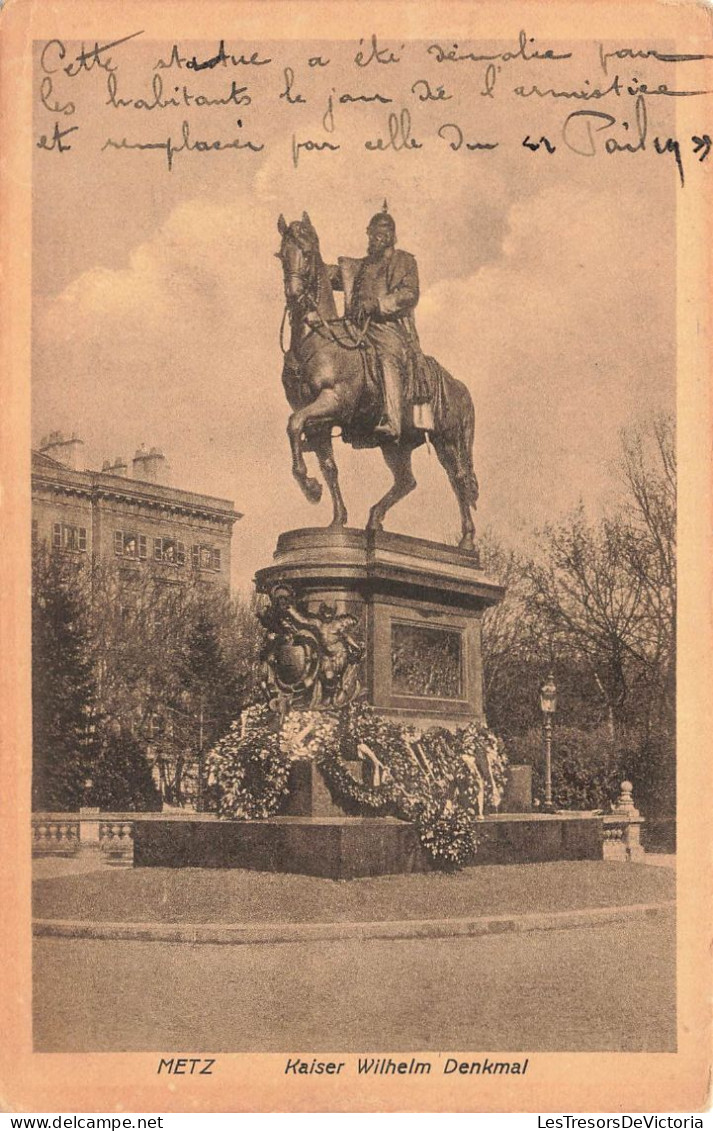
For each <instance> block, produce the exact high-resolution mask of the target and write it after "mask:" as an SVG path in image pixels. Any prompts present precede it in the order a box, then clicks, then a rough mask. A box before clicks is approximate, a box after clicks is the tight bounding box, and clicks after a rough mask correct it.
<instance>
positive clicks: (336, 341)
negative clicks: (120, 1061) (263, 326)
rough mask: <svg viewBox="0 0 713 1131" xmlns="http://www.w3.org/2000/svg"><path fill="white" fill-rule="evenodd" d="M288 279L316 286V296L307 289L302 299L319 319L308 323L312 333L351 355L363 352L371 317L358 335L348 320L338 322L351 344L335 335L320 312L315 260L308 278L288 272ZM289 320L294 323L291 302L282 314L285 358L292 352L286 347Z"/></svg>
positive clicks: (281, 330)
mask: <svg viewBox="0 0 713 1131" xmlns="http://www.w3.org/2000/svg"><path fill="white" fill-rule="evenodd" d="M287 277H288V278H290V279H299V280H300V281H301V282H303V283H305V282H306V283H307V288H308V287H309V284H310V283H312V284H313V285H314V289H315V290H316V295H312V294H311V293H310V291H309V289H307V288H306V289H305V290H304V291H303V292H302V297H303V298H304V300H305V301H306V303H307V305H308V306H309V307H310V310H311V313H313V314H315V315H316V316H317V319H318V322H317V325H310V323H307V328H308V330H309V331H310V332H311V333H315V334H317V335H318V337H320V338H321V339H322V341H331V342H332V344H333V345H335V346H338V347H339V349H341V350H346V351H347V352H349V353H354V352H355V351H356V350H362V349H364V348H365V343H366V338H367V334H368V333H369V326H370V323H371V318H370V317H368V318H366V320H365V321H364V325H363V327H362V328H361V330H359V331H357V333H356V335H355V334H354V333H353V332H352V331H353V329H354V327H353V324H352V323H350V322H348V321H347V319H346V318H344V319H337V320H336V321H338V322H341V323H342V325H343V326H344V330H345V332H346V334H347V337H348V338H349V341H350V342H351V344H349V343H348V342H345V341H344V340H343V339H342V338H339V337H337V335H336V334H335V333H334V330H333V329H332V325H331V323H330V322H325V320H324V318H323V317H322V315H321V314H320V312H319V294H320V279H319V274H318V272H317V264H316V261H315V260H314V259H313V260H312V269H311V270H310V271H309V272H308V275H307V277H306V276H305V275H303V274H301V273H300V272H298V271H290V272H288V273H287ZM288 318H289V320H290V322H292V321H293V318H292V307H291V306H290V302H289V300H287V301H286V302H285V309H284V311H283V314H282V322H281V323H280V338H279V341H280V350H281V351H282V354H283V357H284V356H285V355H286V354H288V353H289V350H290V347H289V346H287V347H285V324H286V322H287V319H288ZM301 320H302V321H303V322H304V321H306V315H302V319H301Z"/></svg>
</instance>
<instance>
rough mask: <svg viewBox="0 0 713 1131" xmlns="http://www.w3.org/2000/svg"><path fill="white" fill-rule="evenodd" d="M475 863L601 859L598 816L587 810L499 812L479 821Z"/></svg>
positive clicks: (601, 839) (600, 821) (600, 824)
mask: <svg viewBox="0 0 713 1131" xmlns="http://www.w3.org/2000/svg"><path fill="white" fill-rule="evenodd" d="M478 832H479V845H478V856H477V859H476V863H477V864H534V863H544V862H546V861H549V860H602V859H603V844H604V829H603V824H602V818H601V817H593V816H591V815H590V814H589V813H552V814H549V813H547V814H545V813H543V814H537V815H536V816H533V815H532V814H531V813H502V814H497V815H492V816H489V817H486V818H485V820H484V821H480V822H479V823H478Z"/></svg>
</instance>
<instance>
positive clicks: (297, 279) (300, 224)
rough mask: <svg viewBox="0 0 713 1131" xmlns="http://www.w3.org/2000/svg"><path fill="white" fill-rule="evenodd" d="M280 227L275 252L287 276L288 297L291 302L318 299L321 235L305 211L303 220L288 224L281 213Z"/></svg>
mask: <svg viewBox="0 0 713 1131" xmlns="http://www.w3.org/2000/svg"><path fill="white" fill-rule="evenodd" d="M277 230H278V232H279V233H280V235H281V236H282V243H281V244H280V250H279V251H278V252H276V255H277V258H278V259H279V260H280V261H281V263H282V270H283V273H284V276H285V297H286V299H287V301H288V303H297V304H298V305H303V304H304V302H305V299H306V298H307V297H310V298H311V299H312V300H314V301H316V300H317V292H318V289H319V268H320V267H321V263H322V260H321V256H320V253H319V237H318V235H317V232H316V231H315V229H314V228H313V226H312V221H311V220H310V218H309V216H308V215H307V213H306V212H303V213H302V219H301V220H293V221H292V223H291V224H288V223H287V221H286V220H285V217H284V216H283V215H282V214H280V217H279V219H278V221H277Z"/></svg>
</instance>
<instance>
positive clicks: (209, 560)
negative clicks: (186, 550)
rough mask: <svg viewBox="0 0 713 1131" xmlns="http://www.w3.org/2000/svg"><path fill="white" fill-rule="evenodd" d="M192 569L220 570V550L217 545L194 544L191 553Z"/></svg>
mask: <svg viewBox="0 0 713 1131" xmlns="http://www.w3.org/2000/svg"><path fill="white" fill-rule="evenodd" d="M191 561H192V563H193V568H194V569H204V570H213V571H215V572H216V573H217V572H219V571H220V550H219V549H218V548H217V546H194V547H193V550H192V553H191Z"/></svg>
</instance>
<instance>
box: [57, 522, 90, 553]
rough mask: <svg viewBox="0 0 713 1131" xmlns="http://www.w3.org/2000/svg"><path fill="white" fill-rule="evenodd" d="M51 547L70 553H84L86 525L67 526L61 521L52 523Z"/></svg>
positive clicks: (85, 547)
mask: <svg viewBox="0 0 713 1131" xmlns="http://www.w3.org/2000/svg"><path fill="white" fill-rule="evenodd" d="M52 549H53V550H67V551H69V552H71V553H85V552H86V549H87V528H86V526H67V525H65V524H64V523H63V522H55V523H53V525H52Z"/></svg>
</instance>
